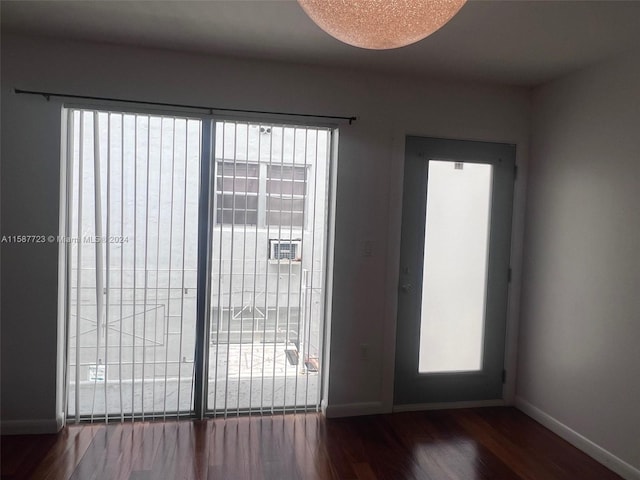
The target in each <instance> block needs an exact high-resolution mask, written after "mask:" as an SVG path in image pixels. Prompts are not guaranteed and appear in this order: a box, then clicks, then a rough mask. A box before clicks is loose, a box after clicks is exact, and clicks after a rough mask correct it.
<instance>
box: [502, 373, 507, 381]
mask: <svg viewBox="0 0 640 480" xmlns="http://www.w3.org/2000/svg"><path fill="white" fill-rule="evenodd" d="M506 382H507V371H506V370H502V383H506Z"/></svg>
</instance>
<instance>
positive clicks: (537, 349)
mask: <svg viewBox="0 0 640 480" xmlns="http://www.w3.org/2000/svg"><path fill="white" fill-rule="evenodd" d="M639 126H640V60H638V58H637V57H636V58H633V59H631V58H627V59H622V60H618V61H613V62H610V63H606V64H603V65H600V66H597V67H594V68H591V69H589V70H586V71H583V72H579V73H575V74H573V75H571V76H568V77H566V78H564V79H561V80H558V81H555V82H552V83H550V84H547V85H545V86H543V87H541V88H538V89H536V90H535V92H534V94H533V132H532V141H531V143H532V153H531V165H530V172H529V178H528V187H527V188H528V198H527V216H526V232H525V251H524V277H523V299H522V317H521V325H520V341H519V346H518V349H519V362H518V385H517V394H518V397H519V398H518V405H520V406H521V407H523V408H524V409H525V410H526V411H528V412H529V413H532V414H533V415H534V416H536V417H538V418H539V419H541V420H543V421H546V423H547V424H548V425H549V426H551V427H555V428H556V430H557V431H559V433H563V434H565V436H568V438H572V439H573V440H574V441H575V440H578V443H580V439H579V438H578V437H576V436H575V435H573V434H572V433H571V432H570V431H569V430H573V431H574V433H577V434H579V435H582V436H583V437H586V438H587V439H589V441H591V442H594V443H595V444H597V446H599V447H596V446H593V445H589V444H588V443H589V442H582V447H583V448H585V449H587V450H588V451H590V453H592V454H594V455H596V456H597V457H598V458H600V459H601V460H603V461H605V462H607V461H608V460H611V458H608V455H607V453H606V452H605V451H602V450H601V449H604V450H606V451H608V453H610V454H613V456H616V457H619V459H622V461H623V462H627V463H628V464H630V465H632V466H633V467H635V469H636V470H635V472H633V468H631V467H630V468H626V467H624V465H622V464H619V465H618V467H619V468H618V470H619V471H621V473H624V474H625V475H627V476H628V478H640V408H638V407H639V406H640V382H639V381H638V380H639V379H640V347H639V343H640V256H639V248H640V134H639V132H640V129H639ZM554 422H556V423H555V424H554ZM560 424H562V425H560ZM563 427H567V428H566V429H563ZM620 465H622V467H620ZM628 467H629V466H628ZM620 468H621V469H622V470H620ZM625 468H626V470H625ZM632 475H636V476H632Z"/></svg>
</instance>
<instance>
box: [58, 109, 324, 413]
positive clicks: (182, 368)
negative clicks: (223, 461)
mask: <svg viewBox="0 0 640 480" xmlns="http://www.w3.org/2000/svg"><path fill="white" fill-rule="evenodd" d="M67 118H68V125H67V127H68V128H67V130H68V132H69V140H68V147H67V155H66V156H67V158H66V161H67V171H68V174H67V175H68V177H67V185H68V186H67V192H66V194H67V216H68V229H67V230H68V231H67V232H65V233H66V235H67V236H66V237H65V242H66V244H67V245H66V255H67V262H68V263H67V265H68V268H67V292H66V293H67V296H68V297H67V305H68V306H69V308H68V311H67V330H68V336H67V337H68V338H67V358H68V368H67V413H68V418H73V419H75V421H81V420H90V421H110V420H118V421H123V420H125V419H138V418H140V419H146V418H158V417H161V418H166V417H167V416H174V417H179V416H191V415H194V414H202V413H208V414H212V415H218V414H223V415H225V416H226V415H229V414H234V415H237V414H241V413H247V412H248V413H251V412H262V413H264V412H275V411H287V410H289V409H291V410H294V411H297V410H299V409H300V410H307V409H317V408H318V407H319V401H320V393H321V385H320V375H319V373H320V372H319V371H320V367H321V364H322V340H323V338H322V332H323V331H324V326H323V318H324V311H323V308H324V288H323V287H324V275H325V268H324V265H325V263H324V262H325V246H326V239H325V237H326V231H327V228H326V226H327V204H328V202H327V200H328V192H329V182H328V168H329V144H330V132H329V131H328V130H326V129H322V128H309V127H290V126H282V125H262V124H254V123H249V122H212V120H210V119H200V118H190V117H186V116H163V115H153V114H152V115H149V114H136V113H125V112H108V111H98V110H86V109H73V110H69V111H68V117H67ZM203 122H212V124H211V125H213V126H214V129H215V142H214V148H213V149H212V151H211V152H209V153H208V155H207V152H205V155H204V156H203V153H202V150H203V149H202V145H203V139H202V137H203ZM202 162H211V164H212V165H215V175H214V178H213V179H212V183H213V185H212V186H211V190H212V191H213V192H215V193H214V194H213V195H212V196H211V199H212V201H211V203H212V205H210V208H211V211H212V212H214V213H213V215H214V217H215V220H214V221H213V223H212V225H211V228H210V229H209V230H208V231H205V233H204V237H203V234H202V233H200V234H199V230H198V222H199V219H202V218H203V217H202V215H201V214H202V212H201V211H199V203H198V199H199V192H200V188H201V185H200V181H201V176H200V172H201V166H202ZM214 189H215V190H214ZM199 242H210V244H211V245H212V246H213V248H212V252H213V255H212V257H213V258H212V259H211V262H210V263H211V268H210V270H208V271H207V272H206V273H207V275H208V276H209V278H210V282H209V285H210V292H203V291H201V290H202V289H200V290H198V283H197V274H198V271H199V270H201V269H203V268H207V264H206V263H204V262H202V261H201V260H200V261H199V258H198V243H199ZM199 295H208V296H209V298H210V302H209V305H210V311H209V318H208V319H205V318H203V319H201V320H200V321H202V322H205V321H206V322H208V328H207V329H205V330H204V331H205V332H208V334H207V335H206V336H207V338H198V335H197V334H196V332H197V328H196V327H197V322H198V321H199V319H198V318H197V316H198V312H197V308H196V304H197V298H198V296H199ZM197 345H200V347H201V348H203V350H204V351H205V352H206V354H205V355H204V356H203V359H204V360H202V361H203V362H204V364H203V365H202V367H203V369H204V371H205V372H207V375H205V377H204V378H203V379H202V380H198V379H197V378H198V377H197V376H196V375H194V371H195V366H196V365H195V363H194V362H198V361H199V360H198V359H197V358H196V354H195V352H196V346H197ZM196 381H202V382H204V383H206V385H204V391H205V392H206V401H205V402H204V405H203V407H202V408H203V409H204V410H206V412H195V411H194V386H195V385H194V382H196Z"/></svg>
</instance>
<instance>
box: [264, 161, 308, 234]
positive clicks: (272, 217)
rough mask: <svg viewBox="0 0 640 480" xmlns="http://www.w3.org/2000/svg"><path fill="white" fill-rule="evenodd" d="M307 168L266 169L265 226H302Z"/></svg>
mask: <svg viewBox="0 0 640 480" xmlns="http://www.w3.org/2000/svg"><path fill="white" fill-rule="evenodd" d="M306 190H307V168H306V167H295V166H282V165H269V166H268V167H267V216H266V219H267V220H266V222H267V225H281V226H293V227H303V226H304V200H305V194H306Z"/></svg>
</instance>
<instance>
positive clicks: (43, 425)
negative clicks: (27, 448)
mask: <svg viewBox="0 0 640 480" xmlns="http://www.w3.org/2000/svg"><path fill="white" fill-rule="evenodd" d="M61 428H62V421H61V419H60V418H56V419H50V420H2V422H0V432H2V435H38V434H43V433H57V432H59V431H60V429H61Z"/></svg>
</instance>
